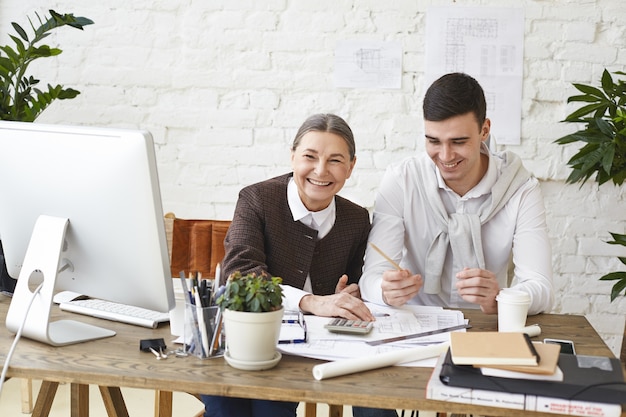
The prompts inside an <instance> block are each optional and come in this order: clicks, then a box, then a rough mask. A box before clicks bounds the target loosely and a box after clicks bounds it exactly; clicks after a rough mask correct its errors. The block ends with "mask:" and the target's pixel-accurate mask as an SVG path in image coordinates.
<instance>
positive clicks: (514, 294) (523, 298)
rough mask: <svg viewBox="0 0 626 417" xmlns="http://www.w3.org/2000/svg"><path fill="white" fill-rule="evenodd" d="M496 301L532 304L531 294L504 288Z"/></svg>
mask: <svg viewBox="0 0 626 417" xmlns="http://www.w3.org/2000/svg"><path fill="white" fill-rule="evenodd" d="M496 301H503V302H507V303H519V304H525V303H529V302H530V294H528V293H527V292H524V291H520V290H514V289H512V288H503V289H501V290H500V292H499V293H498V295H497V296H496Z"/></svg>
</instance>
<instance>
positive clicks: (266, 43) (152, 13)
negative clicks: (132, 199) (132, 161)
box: [0, 0, 626, 353]
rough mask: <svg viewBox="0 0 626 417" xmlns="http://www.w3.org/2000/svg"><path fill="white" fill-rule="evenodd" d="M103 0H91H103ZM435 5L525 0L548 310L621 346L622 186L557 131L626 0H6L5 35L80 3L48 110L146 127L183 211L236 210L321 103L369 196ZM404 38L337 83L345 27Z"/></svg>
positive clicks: (529, 130) (408, 106)
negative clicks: (576, 166) (344, 137)
mask: <svg viewBox="0 0 626 417" xmlns="http://www.w3.org/2000/svg"><path fill="white" fill-rule="evenodd" d="M96 3H97V4H96ZM429 5H449V6H454V5H459V6H466V5H475V6H523V7H524V11H525V17H526V23H525V32H526V33H525V44H524V55H525V60H524V85H523V97H522V107H523V108H522V110H523V115H522V143H521V145H519V146H509V149H510V150H513V151H515V152H517V153H519V154H520V155H521V156H522V157H523V158H524V160H525V163H526V165H527V166H528V167H529V169H531V171H532V172H533V173H534V174H535V175H536V176H537V177H539V178H540V179H541V180H542V186H543V190H544V195H545V200H546V206H547V211H548V223H549V227H550V235H551V238H552V243H553V252H554V268H555V285H556V288H557V291H558V296H557V303H556V306H555V309H554V311H555V312H561V313H571V314H583V315H585V316H586V317H587V318H588V319H589V320H590V322H591V323H592V325H593V326H594V328H595V329H596V330H598V331H599V332H600V333H601V335H602V337H603V338H604V340H605V341H606V343H607V344H608V345H609V347H610V348H611V349H612V350H613V351H614V352H615V353H617V352H618V349H619V346H620V343H621V339H622V333H623V329H624V317H625V315H626V299H625V298H624V297H622V298H620V299H618V300H617V301H615V302H613V303H609V292H610V287H611V283H606V282H600V281H598V279H597V278H598V277H599V276H601V275H603V274H604V273H606V272H608V271H611V270H617V269H624V267H623V265H621V264H620V263H619V262H618V260H617V258H616V256H617V255H621V256H624V255H626V254H625V253H624V251H619V250H618V248H616V247H614V246H612V245H608V244H606V243H604V241H606V240H608V239H609V238H610V236H609V234H608V232H609V231H612V232H618V233H626V187H622V188H616V187H613V186H612V185H604V186H602V187H599V188H598V187H597V186H596V185H595V183H594V184H587V185H584V186H582V187H579V186H578V185H566V184H564V179H565V178H566V177H567V175H568V173H569V172H568V169H567V168H566V165H565V162H566V161H567V159H568V158H569V157H570V156H571V155H572V154H573V153H574V152H575V150H576V149H575V147H561V146H557V145H555V144H553V143H552V142H553V141H554V139H556V138H558V137H560V136H562V135H563V134H565V133H567V132H570V131H572V130H573V129H574V127H573V126H569V125H566V124H562V123H559V121H560V120H562V119H563V118H564V117H565V116H566V115H567V114H568V113H569V112H570V111H571V110H572V108H573V107H570V106H568V105H566V103H565V102H566V98H567V97H568V96H569V95H572V94H573V93H574V92H575V90H574V89H573V87H572V86H571V83H573V82H579V83H594V84H597V82H598V80H599V78H600V75H601V73H602V70H603V69H604V68H608V69H609V70H611V71H615V70H621V71H624V70H626V26H625V25H624V23H623V22H624V20H625V19H626V4H625V3H624V2H623V0H562V1H558V2H545V1H538V0H537V1H534V0H525V1H518V0H505V1H503V0H474V1H471V0H467V1H462V0H459V1H456V2H452V1H421V0H402V1H399V0H397V1H380V0H317V1H298V0H292V1H288V0H221V1H218V0H210V1H202V0H179V1H172V0H169V1H164V0H163V1H154V0H150V1H148V0H143V1H141V0H139V1H133V2H127V1H123V0H109V1H106V2H79V3H77V2H70V1H51V2H49V5H48V6H46V7H45V8H44V7H41V2H40V1H35V0H2V1H1V2H0V44H6V43H8V42H9V39H8V36H7V33H8V32H11V33H13V31H12V29H11V28H10V22H11V21H17V22H19V23H20V24H22V25H24V26H27V25H28V23H27V20H26V16H30V17H34V12H35V11H37V12H39V13H45V12H46V11H47V9H48V8H52V9H55V10H57V11H59V12H71V13H74V14H75V15H79V16H86V17H89V18H91V19H93V20H94V21H95V22H96V23H95V25H93V26H89V27H87V28H86V29H85V31H84V32H78V31H76V30H73V29H69V28H64V29H62V30H60V31H58V32H57V33H55V34H53V35H52V36H50V37H49V38H48V41H49V43H50V44H52V45H54V46H59V47H60V48H61V49H63V50H64V52H63V54H62V55H60V56H59V57H56V58H50V59H48V60H47V62H45V63H38V65H37V73H36V75H37V76H39V77H40V78H41V79H42V82H45V83H48V82H50V83H61V84H64V85H65V86H71V87H74V88H76V89H78V90H80V91H81V92H82V94H81V95H80V96H79V97H78V98H77V99H75V100H72V101H67V102H57V103H55V104H54V105H53V106H52V107H51V108H50V109H48V110H47V111H46V113H44V115H43V116H42V117H41V118H40V121H41V122H54V123H75V124H89V125H101V126H117V127H142V128H146V129H149V130H150V131H152V133H153V135H154V137H155V141H156V143H157V147H158V158H159V169H160V177H161V182H162V184H161V186H162V194H163V201H164V208H165V210H166V211H174V212H175V213H176V214H177V215H178V216H180V217H204V218H223V219H228V218H230V217H231V216H232V212H233V208H234V204H235V201H236V198H237V193H238V191H239V189H240V188H241V187H242V186H244V185H246V184H250V183H252V182H255V181H258V180H261V179H264V178H267V177H269V176H272V175H275V174H279V173H283V172H285V171H287V170H289V166H290V165H289V159H288V158H289V152H288V148H289V144H290V142H291V140H292V136H293V134H294V133H295V131H296V129H297V127H298V126H299V125H300V123H301V122H302V121H303V120H304V119H305V118H306V117H307V116H308V115H310V114H312V113H317V112H334V113H337V114H339V115H341V116H343V117H344V118H346V120H347V121H348V122H349V123H350V124H351V126H352V127H353V129H354V131H355V134H356V138H357V154H358V158H359V159H358V163H357V166H356V171H355V174H354V175H353V177H352V178H351V179H350V180H349V182H348V184H347V185H346V187H345V189H344V190H343V192H342V194H343V195H345V196H346V197H348V198H351V199H353V200H354V201H355V202H357V203H359V204H362V205H364V206H366V207H368V208H370V209H371V208H372V205H373V202H374V194H375V191H376V188H377V186H378V182H379V180H380V177H381V175H382V173H383V171H384V169H385V167H386V166H387V165H388V164H389V163H390V162H392V161H396V160H399V159H401V158H403V157H405V156H407V155H410V154H413V153H415V152H418V151H420V150H422V149H423V146H422V143H421V141H422V138H421V133H420V132H421V128H422V121H421V98H422V96H423V93H424V90H425V88H426V86H424V85H423V78H424V36H425V33H424V30H425V13H426V11H427V9H428V6H429ZM349 39H371V40H395V41H399V42H401V44H402V47H403V52H404V56H403V74H402V88H401V89H400V90H382V91H379V90H360V89H335V88H334V87H333V82H332V79H333V51H334V46H335V44H336V42H337V41H341V40H349Z"/></svg>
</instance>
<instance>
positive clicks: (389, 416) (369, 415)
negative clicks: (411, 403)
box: [352, 407, 398, 417]
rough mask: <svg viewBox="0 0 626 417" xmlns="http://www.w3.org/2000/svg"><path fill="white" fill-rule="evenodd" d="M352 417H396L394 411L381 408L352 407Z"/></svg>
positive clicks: (396, 414)
mask: <svg viewBox="0 0 626 417" xmlns="http://www.w3.org/2000/svg"><path fill="white" fill-rule="evenodd" d="M352 416H353V417H398V413H396V410H387V409H382V408H367V407H352Z"/></svg>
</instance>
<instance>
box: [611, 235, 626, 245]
mask: <svg viewBox="0 0 626 417" xmlns="http://www.w3.org/2000/svg"><path fill="white" fill-rule="evenodd" d="M609 233H610V234H611V237H612V238H613V241H609V242H607V243H609V244H613V245H622V246H626V235H621V234H619V233H612V232H609Z"/></svg>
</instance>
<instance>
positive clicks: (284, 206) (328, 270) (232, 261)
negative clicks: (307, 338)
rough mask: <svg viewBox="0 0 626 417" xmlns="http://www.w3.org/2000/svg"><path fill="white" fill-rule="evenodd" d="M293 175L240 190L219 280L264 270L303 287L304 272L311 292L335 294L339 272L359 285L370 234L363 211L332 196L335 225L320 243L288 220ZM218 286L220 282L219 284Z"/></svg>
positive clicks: (300, 225)
mask: <svg viewBox="0 0 626 417" xmlns="http://www.w3.org/2000/svg"><path fill="white" fill-rule="evenodd" d="M291 176H292V174H291V173H290V174H285V175H281V176H279V177H276V178H271V179H269V180H266V181H263V182H260V183H257V184H254V185H250V186H248V187H245V188H244V189H242V190H241V192H240V193H239V200H238V201H237V206H236V208H235V214H234V216H233V221H232V223H231V225H230V228H229V229H228V233H227V234H226V238H225V240H224V247H225V249H226V255H225V257H224V260H223V263H222V271H223V273H222V280H223V281H225V279H226V278H227V277H228V276H229V275H230V274H232V273H233V272H235V271H240V272H241V273H249V272H256V273H257V274H260V273H262V272H266V273H268V274H270V275H272V276H278V277H281V278H282V279H283V283H285V284H287V285H291V286H293V287H296V288H300V289H302V288H303V287H304V282H305V280H306V277H307V275H308V274H310V276H311V286H312V288H313V293H314V294H317V295H329V294H333V293H334V292H335V286H336V285H337V281H338V280H339V278H340V277H341V276H342V275H343V274H347V275H348V281H349V282H350V283H353V282H354V283H356V282H358V280H359V278H360V277H361V272H362V268H363V256H364V254H365V247H366V245H367V236H368V234H369V231H370V227H371V225H370V218H369V213H368V212H367V210H366V209H364V208H363V207H361V206H358V205H356V204H354V203H352V202H351V201H349V200H346V199H345V198H342V197H339V196H336V197H335V202H336V207H337V212H336V213H337V215H336V220H335V225H334V226H333V228H332V229H331V230H330V232H329V233H328V234H327V235H326V236H325V237H324V238H323V239H321V240H319V241H317V240H316V237H317V231H316V230H314V229H311V228H310V227H308V226H306V225H304V224H303V223H301V222H299V221H293V216H292V214H291V211H290V209H289V204H288V203H287V184H288V182H289V179H290V178H291ZM222 283H223V282H222Z"/></svg>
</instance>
